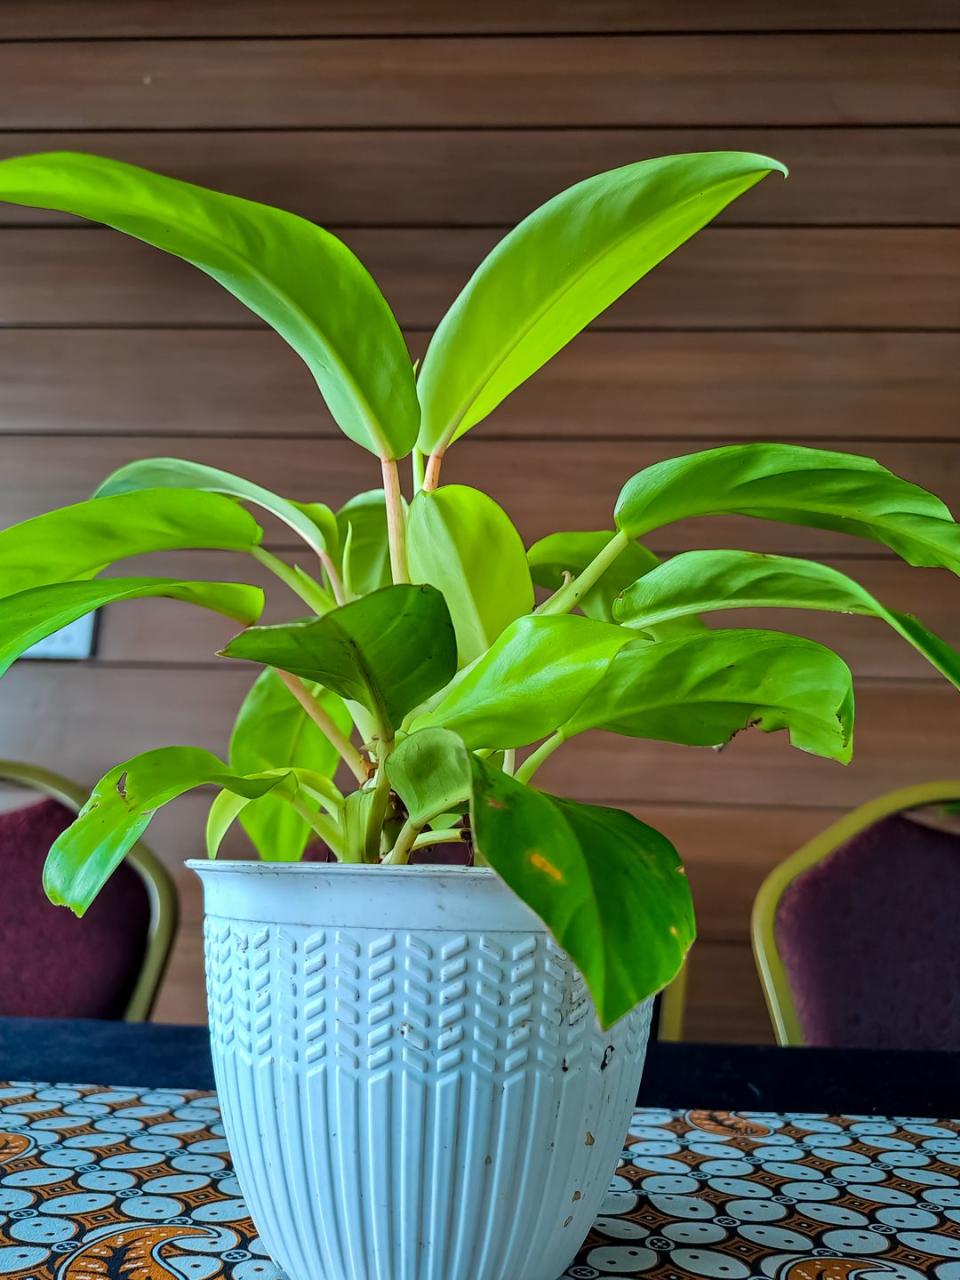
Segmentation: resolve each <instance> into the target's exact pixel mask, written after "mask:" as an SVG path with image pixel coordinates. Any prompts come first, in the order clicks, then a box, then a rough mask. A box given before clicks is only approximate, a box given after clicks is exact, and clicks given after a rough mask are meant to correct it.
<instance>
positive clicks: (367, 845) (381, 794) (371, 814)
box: [363, 738, 393, 862]
mask: <svg viewBox="0 0 960 1280" xmlns="http://www.w3.org/2000/svg"><path fill="white" fill-rule="evenodd" d="M392 750H393V739H392V738H391V739H390V741H389V742H382V743H381V744H380V753H379V757H378V765H377V778H376V782H375V783H374V785H373V799H372V801H371V802H370V809H369V811H368V812H367V822H366V827H365V830H364V842H363V844H364V849H363V852H364V861H365V862H377V861H378V860H379V858H380V835H381V832H382V831H383V823H384V819H385V818H386V816H387V802H388V801H389V799H390V779H389V778H388V777H387V770H386V759H387V756H389V754H390V752H391V751H392Z"/></svg>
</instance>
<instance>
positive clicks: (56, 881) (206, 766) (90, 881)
mask: <svg viewBox="0 0 960 1280" xmlns="http://www.w3.org/2000/svg"><path fill="white" fill-rule="evenodd" d="M284 776H285V775H284V774H282V773H281V774H277V775H275V776H272V777H266V778H265V777H259V778H241V777H238V776H236V775H234V774H231V773H230V771H229V770H228V768H227V766H226V765H225V764H224V763H223V761H222V760H218V759H217V757H216V756H215V755H211V753H210V752H209V751H201V750H200V749H199V748H198V747H161V748H159V750H157V751H147V752H144V754H143V755H139V756H134V757H133V758H132V759H131V760H127V761H126V762H125V763H124V764H118V765H117V766H116V768H115V769H111V770H110V772H109V773H107V774H104V776H103V777H102V778H101V779H100V781H99V782H98V783H97V785H96V786H95V787H94V789H93V793H92V795H91V796H90V799H89V800H88V801H87V803H86V804H85V805H84V806H83V808H82V809H81V810H80V813H79V814H78V816H77V818H76V819H75V820H74V822H73V823H72V824H71V825H70V826H69V827H67V829H66V831H64V832H63V834H62V835H60V836H58V837H57V839H56V840H55V841H54V844H53V846H52V848H51V849H50V852H49V854H48V855H47V861H46V865H45V866H44V869H43V887H44V889H45V890H46V894H47V897H48V898H49V899H50V901H51V902H52V903H54V904H55V905H56V906H63V907H70V909H71V910H72V911H73V912H75V914H76V915H78V916H82V915H83V913H84V912H85V911H86V909H87V907H89V906H90V904H91V902H93V900H94V898H95V897H96V896H97V894H98V893H99V892H100V890H101V889H102V888H103V886H104V884H105V883H106V882H107V880H108V879H109V877H110V876H111V875H112V874H113V872H114V871H115V870H116V869H117V867H118V866H119V865H120V863H121V862H122V861H123V859H124V858H125V857H126V855H127V854H128V853H129V852H130V850H131V849H132V848H133V846H134V845H135V844H136V842H137V841H138V840H139V839H140V837H141V836H142V835H143V833H144V831H146V829H147V827H148V826H149V825H150V821H151V819H152V818H153V815H154V814H155V813H156V811H157V810H158V809H159V808H161V807H162V806H163V805H165V804H168V803H169V802H170V801H171V800H175V799H176V798H177V796H181V795H183V794H184V792H186V791H191V790H193V788H194V787H202V786H205V785H207V784H212V785H213V786H217V787H224V788H225V789H226V790H228V791H233V792H235V793H236V794H237V795H242V796H261V795H265V794H266V792H268V791H270V790H271V789H272V788H273V787H275V786H277V785H278V783H279V782H281V781H282V779H283V778H284Z"/></svg>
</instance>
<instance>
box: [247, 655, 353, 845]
mask: <svg viewBox="0 0 960 1280" xmlns="http://www.w3.org/2000/svg"><path fill="white" fill-rule="evenodd" d="M309 691H310V693H311V694H313V696H314V697H315V698H316V699H317V701H318V702H319V703H320V705H321V706H322V707H323V709H324V710H325V711H326V712H327V713H328V715H329V716H330V717H331V719H332V720H333V722H334V724H335V725H336V726H337V728H338V729H340V730H341V732H342V733H343V734H344V735H346V736H349V733H350V728H351V719H350V713H349V712H348V711H347V708H346V707H345V706H344V703H343V699H342V698H340V697H338V696H337V694H335V693H331V692H330V690H329V689H322V688H321V687H320V686H319V685H312V686H309ZM339 761H340V757H339V755H338V754H337V752H336V750H335V749H334V748H333V747H332V746H331V745H330V743H329V741H328V740H327V738H326V737H325V736H324V735H323V733H322V732H321V731H320V729H319V728H318V727H317V725H316V724H315V722H314V721H313V720H311V719H310V717H309V716H308V715H307V713H306V712H305V711H304V709H303V707H302V706H301V705H300V703H299V702H297V700H296V698H295V697H294V696H293V694H292V693H291V692H290V690H289V689H288V688H287V686H286V685H285V684H284V683H283V681H282V680H281V679H280V677H279V676H278V675H277V673H276V672H275V671H274V670H273V669H272V668H267V670H265V671H261V673H260V675H259V676H258V677H257V679H256V680H255V681H254V684H253V687H252V688H251V689H250V692H249V693H248V694H247V696H246V698H244V700H243V703H242V705H241V707H240V710H239V712H238V713H237V718H236V721H235V722H234V726H233V734H232V735H231V738H230V767H231V769H234V770H235V771H236V772H237V773H244V774H248V773H262V772H265V771H266V770H268V769H288V768H297V769H311V770H313V771H314V772H315V773H318V774H324V775H326V776H327V777H331V778H332V777H333V775H334V773H335V772H336V769H337V765H338V764H339ZM228 794H229V793H228ZM228 803H229V802H228V801H227V800H224V801H223V804H224V805H227V804H228ZM309 803H310V807H312V808H315V807H316V805H315V803H314V802H312V801H311V802H309ZM238 816H239V818H240V822H241V825H242V826H243V829H244V831H246V833H247V835H248V836H249V837H250V840H251V841H252V842H253V845H254V848H255V849H256V850H257V852H258V853H259V855H260V857H261V858H265V859H267V860H269V861H281V860H283V861H296V860H298V859H299V858H301V857H302V856H303V851H304V849H305V848H306V846H307V843H308V841H309V840H310V837H311V834H312V832H311V828H310V824H309V823H308V822H307V821H306V819H305V818H303V817H302V816H301V815H300V814H299V813H297V811H296V809H294V808H293V807H292V806H291V805H290V803H289V802H288V801H287V800H286V799H285V798H283V797H282V796H281V795H279V794H278V793H277V792H273V793H271V794H270V795H266V796H263V797H262V798H261V799H259V800H250V801H247V802H246V803H245V805H244V807H243V808H242V810H240V809H238Z"/></svg>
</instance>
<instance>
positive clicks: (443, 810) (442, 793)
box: [386, 729, 473, 827]
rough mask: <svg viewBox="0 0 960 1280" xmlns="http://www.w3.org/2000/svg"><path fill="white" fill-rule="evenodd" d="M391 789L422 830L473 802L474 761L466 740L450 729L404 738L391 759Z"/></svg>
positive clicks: (430, 730)
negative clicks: (442, 816) (437, 819)
mask: <svg viewBox="0 0 960 1280" xmlns="http://www.w3.org/2000/svg"><path fill="white" fill-rule="evenodd" d="M386 768H387V777H388V778H389V779H390V786H391V787H392V788H393V790H394V791H395V792H396V793H397V795H398V796H399V797H400V799H401V800H402V801H403V804H404V807H405V808H406V810H407V815H408V817H409V818H410V820H411V821H412V822H414V823H415V824H416V825H417V826H418V827H425V826H426V825H427V823H429V822H432V821H433V820H434V819H435V818H439V817H440V816H441V814H447V815H452V812H453V811H454V810H455V809H456V808H457V807H458V806H459V805H462V804H463V803H464V802H465V801H467V800H469V798H470V793H471V787H472V785H473V784H472V774H471V770H470V760H469V755H468V752H467V749H466V747H465V745H464V742H463V739H462V738H460V737H458V736H457V734H455V733H450V732H449V730H447V729H424V730H422V731H421V732H420V733H413V734H411V735H410V736H409V737H408V738H404V739H403V741H402V742H400V743H399V744H398V746H397V748H396V750H395V751H394V752H393V753H392V755H390V756H389V757H388V758H387V765H386Z"/></svg>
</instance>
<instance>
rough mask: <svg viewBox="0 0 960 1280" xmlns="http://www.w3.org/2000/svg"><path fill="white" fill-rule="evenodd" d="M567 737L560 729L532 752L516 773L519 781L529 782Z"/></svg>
mask: <svg viewBox="0 0 960 1280" xmlns="http://www.w3.org/2000/svg"><path fill="white" fill-rule="evenodd" d="M564 742H566V738H565V737H564V736H563V734H562V733H561V732H560V730H559V729H558V730H557V731H556V733H554V734H553V735H552V736H551V737H549V738H547V739H546V740H545V741H544V742H541V743H540V745H539V747H537V749H536V751H533V752H531V753H530V755H528V756H527V758H526V760H524V762H523V764H522V765H521V766H520V768H519V769H518V770H517V772H516V774H515V775H514V776H515V777H516V779H517V781H518V782H529V781H530V779H531V778H532V777H533V775H534V774H535V773H536V772H537V770H538V769H539V768H540V766H541V765H542V764H543V762H544V761H545V760H548V759H549V758H550V756H552V755H553V753H554V752H555V751H556V749H557V747H559V746H560V745H561V744H562V743H564Z"/></svg>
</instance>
